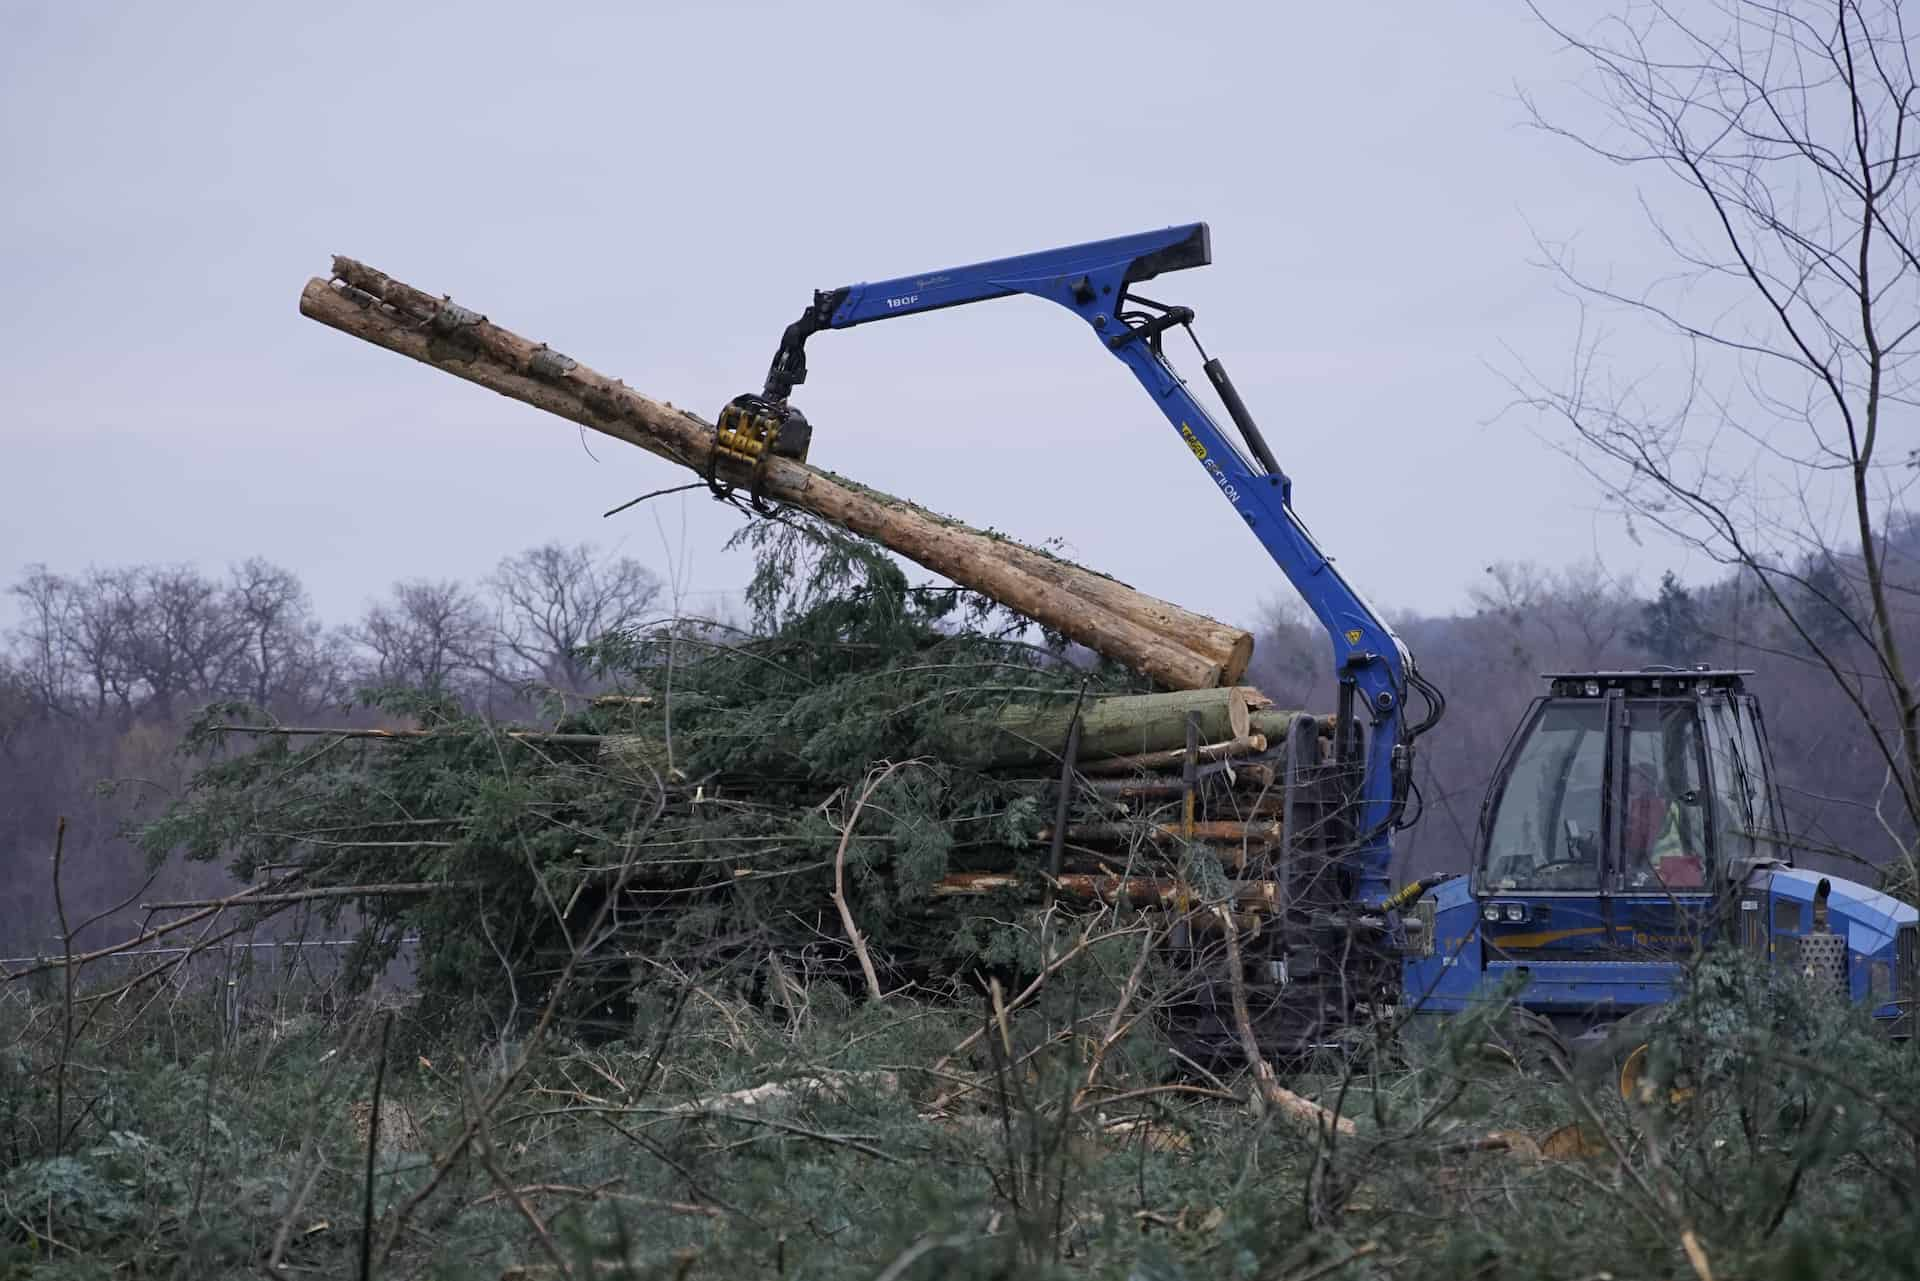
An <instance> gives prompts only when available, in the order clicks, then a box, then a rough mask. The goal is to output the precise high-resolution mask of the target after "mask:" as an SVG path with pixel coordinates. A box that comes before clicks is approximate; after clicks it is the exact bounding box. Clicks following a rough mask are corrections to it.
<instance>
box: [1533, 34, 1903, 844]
mask: <svg viewBox="0 0 1920 1281" xmlns="http://www.w3.org/2000/svg"><path fill="white" fill-rule="evenodd" d="M1534 12H1535V14H1536V16H1539V17H1540V19H1541V21H1542V22H1544V23H1546V24H1547V26H1548V27H1549V28H1550V29H1551V30H1552V31H1553V32H1554V33H1555V34H1556V35H1558V36H1559V37H1560V38H1561V39H1563V40H1564V41H1565V42H1566V44H1567V46H1568V48H1569V50H1570V52H1571V53H1572V54H1573V55H1574V56H1576V57H1577V58H1578V59H1580V60H1581V62H1582V63H1583V64H1584V66H1585V83H1584V87H1585V88H1587V89H1589V90H1590V91H1591V92H1590V95H1589V96H1590V97H1591V98H1592V100H1593V101H1594V102H1596V103H1597V104H1598V106H1599V107H1600V109H1601V111H1602V114H1603V119H1604V124H1600V125H1595V126H1592V127H1588V126H1585V125H1581V126H1578V127H1576V126H1573V125H1570V124H1568V123H1566V122H1565V121H1564V120H1563V119H1561V118H1558V117H1556V116H1554V115H1550V114H1549V113H1548V112H1546V111H1545V110H1544V109H1542V108H1541V107H1540V106H1539V104H1538V103H1537V102H1535V101H1534V100H1532V99H1528V107H1529V109H1530V110H1531V111H1532V114H1533V117H1534V120H1535V121H1536V122H1537V123H1538V124H1540V125H1541V126H1542V127H1544V128H1546V129H1548V130H1550V131H1552V132H1554V133H1556V134H1559V135H1561V136H1563V137H1566V138H1569V139H1571V140H1572V141H1574V142H1576V143H1578V144H1579V145H1581V146H1583V147H1585V148H1586V149H1587V150H1589V151H1590V152H1592V153H1593V154H1595V155H1598V156H1600V157H1603V158H1605V159H1606V160H1609V161H1612V162H1614V163H1616V164H1618V165H1621V166H1625V167H1629V168H1632V169H1635V170H1641V171H1645V172H1646V173H1647V176H1648V177H1649V179H1651V180H1653V181H1655V182H1657V183H1659V184H1661V185H1663V186H1664V187H1667V188H1676V187H1677V188H1678V189H1679V191H1681V192H1682V193H1684V197H1685V198H1684V199H1682V200H1681V201H1678V202H1672V201H1668V200H1667V199H1666V198H1665V197H1664V196H1661V195H1654V196H1651V197H1649V196H1646V195H1643V197H1642V206H1643V208H1644V209H1645V210H1646V211H1647V216H1648V218H1649V219H1650V220H1651V222H1652V224H1653V228H1654V230H1655V232H1656V234H1657V236H1658V238H1659V241H1660V243H1661V245H1662V247H1663V250H1664V252H1665V253H1666V254H1668V255H1669V256H1670V257H1671V258H1672V259H1673V260H1674V262H1675V264H1676V266H1677V270H1675V271H1671V272H1667V273H1663V274H1662V275H1660V276H1659V277H1658V278H1657V279H1654V280H1651V281H1650V282H1648V283H1646V284H1645V285H1644V287H1632V286H1625V285H1620V284H1617V283H1615V282H1614V281H1613V280H1611V279H1606V278H1600V277H1595V276H1591V275H1589V274H1587V273H1586V272H1585V271H1583V270H1582V268H1581V267H1580V265H1579V264H1578V263H1577V261H1576V260H1575V257H1574V255H1573V253H1572V252H1571V250H1570V249H1568V248H1566V247H1564V246H1546V249H1547V252H1548V255H1549V260H1550V265H1551V266H1552V267H1553V268H1554V269H1556V270H1557V271H1558V272H1560V273H1561V274H1562V275H1563V276H1564V278H1565V279H1566V280H1567V281H1568V282H1570V283H1571V284H1572V285H1573V286H1574V287H1575V288H1576V289H1577V290H1578V292H1579V293H1580V294H1581V295H1582V296H1583V298H1584V299H1585V300H1586V301H1587V303H1589V304H1592V305H1594V306H1596V307H1599V308H1612V309H1619V310H1620V311H1621V312H1623V313H1624V314H1627V315H1630V316H1635V317H1639V318H1641V319H1644V320H1647V321H1650V322H1652V323H1653V324H1654V325H1655V326H1657V327H1658V328H1659V329H1660V330H1662V331H1664V332H1666V333H1668V334H1670V335H1672V336H1674V337H1677V338H1678V339H1679V341H1680V345H1681V350H1682V352H1683V353H1684V354H1685V356H1686V360H1685V361H1684V362H1683V366H1682V368H1681V369H1680V370H1679V371H1678V372H1677V373H1673V374H1669V373H1668V371H1663V370H1658V369H1656V370H1651V371H1649V370H1641V371H1638V372H1637V374H1636V375H1635V376H1634V377H1631V378H1621V379H1615V378H1610V377H1609V374H1608V371H1607V369H1606V368H1605V365H1604V363H1603V362H1602V360H1601V359H1600V352H1599V346H1600V344H1599V342H1598V341H1597V340H1595V339H1593V338H1592V337H1591V336H1590V335H1589V334H1587V333H1584V332H1583V335H1582V338H1581V340H1580V343H1579V347H1578V357H1577V359H1576V361H1575V368H1574V372H1573V373H1572V375H1571V377H1570V378H1568V379H1567V380H1566V381H1565V382H1564V383H1559V382H1557V381H1556V382H1555V383H1551V384H1550V383H1548V382H1546V381H1543V380H1541V379H1538V378H1537V377H1535V376H1533V375H1531V374H1528V375H1526V376H1525V377H1523V379H1521V390H1522V396H1523V398H1524V400H1525V402H1526V403H1527V404H1529V405H1531V406H1532V407H1534V408H1536V409H1538V410H1541V411H1544V412H1545V413H1547V414H1548V415H1550V416H1552V417H1553V418H1556V419H1557V420H1559V421H1560V423H1562V424H1563V427H1564V429H1565V431H1566V432H1567V437H1566V439H1568V440H1569V442H1570V443H1569V446H1568V450H1569V452H1570V453H1571V454H1572V455H1573V456H1574V457H1575V458H1576V459H1578V460H1579V461H1580V462H1581V463H1582V464H1583V465H1584V466H1586V467H1587V469H1588V470H1589V471H1590V472H1591V473H1592V474H1593V475H1594V476H1595V477H1597V478H1598V479H1600V480H1601V482H1602V483H1603V484H1604V485H1605V486H1606V487H1607V489H1608V491H1609V493H1610V494H1611V495H1612V496H1613V497H1614V498H1615V499H1617V500H1618V501H1619V502H1620V503H1621V505H1622V506H1623V508H1624V509H1625V511H1626V512H1627V513H1629V516H1630V518H1631V519H1632V520H1634V521H1636V522H1640V523H1646V524H1650V525H1653V526H1656V527H1658V528H1660V529H1662V530H1664V531H1665V532H1667V533H1668V534H1670V535H1672V536H1674V537H1676V538H1677V539H1680V540H1682V541H1683V542H1684V543H1685V544H1687V545H1689V546H1691V547H1693V548H1696V549H1698V550H1699V551H1701V552H1704V553H1705V554H1706V555H1708V556H1710V557H1711V558H1712V559H1713V560H1714V561H1716V562H1717V563H1719V564H1721V565H1724V566H1729V567H1732V568H1734V569H1736V570H1738V571H1740V572H1741V573H1742V575H1743V577H1744V578H1746V579H1748V580H1750V581H1751V582H1752V583H1753V584H1754V585H1755V586H1756V588H1757V591H1758V594H1759V596H1760V598H1761V599H1762V600H1763V601H1764V603H1765V604H1766V605H1767V606H1768V607H1769V609H1770V612H1771V613H1772V614H1773V615H1774V616H1775V617H1776V618H1777V619H1778V620H1779V622H1780V623H1781V624H1782V625H1783V632H1784V641H1785V646H1786V648H1788V649H1790V650H1791V651H1792V652H1793V653H1795V654H1796V655H1797V656H1799V657H1801V658H1803V659H1804V660H1805V661H1807V662H1810V663H1813V664H1816V665H1818V666H1819V667H1820V668H1821V669H1823V670H1824V671H1825V672H1826V673H1827V675H1828V676H1829V677H1830V685H1831V688H1832V689H1833V690H1835V691H1836V692H1837V694H1838V696H1839V697H1840V698H1841V699H1843V700H1844V701H1845V703H1846V704H1847V705H1848V706H1849V707H1851V709H1852V711H1853V713H1854V714H1855V716H1856V717H1857V718H1858V720H1859V722H1860V724H1861V725H1862V727H1863V729H1864V731H1865V733H1866V734H1868V735H1869V736H1870V737H1871V739H1872V742H1873V744H1874V747H1875V751H1876V754H1877V758H1878V760H1879V762H1880V764H1881V766H1882V767H1883V768H1884V771H1885V783H1886V790H1887V792H1888V794H1889V796H1890V797H1891V798H1894V799H1896V800H1897V813H1896V814H1894V815H1892V816H1890V821H1889V822H1888V824H1887V830H1888V832H1889V834H1890V835H1891V836H1892V837H1893V839H1894V840H1895V841H1896V843H1897V844H1898V845H1899V846H1900V852H1901V854H1902V855H1903V856H1904V858H1903V860H1902V861H1903V863H1904V865H1905V866H1906V867H1907V868H1908V869H1911V868H1912V866H1913V859H1914V834H1915V831H1916V829H1917V828H1920V696H1917V694H1916V689H1915V686H1914V682H1913V679H1912V675H1911V669H1910V667H1909V665H1908V660H1907V646H1908V644H1909V643H1911V641H1912V633H1913V627H1912V621H1913V620H1912V619H1911V617H1909V614H1908V611H1909V609H1910V605H1909V601H1910V599H1911V597H1912V595H1913V593H1914V591H1915V588H1916V586H1920V576H1916V574H1915V573H1914V572H1913V564H1912V559H1913V552H1914V550H1915V548H1914V539H1913V537H1912V534H1913V531H1912V528H1911V523H1910V519H1909V508H1908V505H1907V504H1908V499H1909V495H1910V493H1911V486H1912V483H1913V481H1914V479H1915V472H1914V470H1913V467H1912V455H1911V453H1910V452H1909V451H1910V449H1911V445H1910V441H1911V436H1910V435H1908V434H1907V433H1904V432H1899V427H1900V424H1899V423H1898V421H1897V420H1898V419H1899V417H1900V416H1901V415H1903V414H1906V413H1909V412H1910V411H1911V410H1912V408H1913V404H1914V397H1915V395H1916V392H1917V391H1920V388H1916V386H1915V380H1914V374H1913V359H1914V355H1915V345H1916V343H1917V342H1920V227H1916V224H1915V217H1916V214H1920V187H1917V186H1916V169H1915V166H1916V163H1920V115H1917V114H1916V111H1917V110H1920V100H1917V99H1916V81H1915V73H1914V67H1913V60H1912V57H1911V52H1912V50H1911V41H1910V39H1909V37H1908V34H1907V32H1906V30H1905V27H1904V25H1903V21H1902V16H1901V12H1900V6H1899V4H1898V3H1897V2H1890V0H1833V2H1830V3H1824V4H1812V3H1793V2H1791V0H1788V2H1782V3H1746V2H1742V0H1719V2H1717V3H1711V4H1700V5H1685V6H1682V5H1678V4H1668V3H1665V2H1664V0H1652V2H1651V3H1633V4H1630V5H1628V6H1627V7H1625V8H1624V9H1622V10H1620V11H1619V12H1617V13H1615V14H1613V15H1611V16H1607V17H1604V18H1601V19H1600V20H1598V21H1597V22H1594V23H1593V24H1592V25H1590V26H1583V27H1582V28H1581V29H1580V30H1579V31H1576V30H1575V29H1573V28H1572V27H1570V26H1569V25H1567V24H1564V23H1559V22H1556V21H1555V20H1553V19H1551V18H1549V17H1548V16H1547V15H1546V14H1545V13H1544V12H1543V10H1542V9H1541V8H1540V7H1538V6H1535V8H1534ZM1579 12H1580V14H1581V15H1582V18H1581V20H1582V21H1583V22H1585V21H1587V18H1586V15H1587V14H1589V13H1590V12H1591V11H1590V10H1585V9H1581V10H1579ZM1662 211H1668V212H1662ZM1890 431H1893V432H1898V433H1899V435H1897V436H1896V437H1895V438H1894V439H1893V440H1889V439H1888V433H1889V432H1890ZM1890 539H1891V540H1892V541H1891V542H1890ZM1903 543H1904V547H1903V546H1902V544H1903Z"/></svg>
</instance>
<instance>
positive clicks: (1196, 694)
mask: <svg viewBox="0 0 1920 1281" xmlns="http://www.w3.org/2000/svg"><path fill="white" fill-rule="evenodd" d="M1268 705H1269V703H1268V700H1267V698H1266V696H1265V695H1263V694H1262V693H1261V692H1260V691H1259V690H1257V689H1254V688H1252V687H1251V686H1245V685H1238V686H1230V687H1228V688H1226V689H1203V690H1179V691H1176V692H1174V693H1171V694H1133V695H1115V696H1111V697H1106V698H1090V699H1087V700H1086V701H1085V702H1083V703H1079V704H1078V714H1079V716H1080V759H1081V760H1083V761H1084V760H1096V759H1104V758H1107V757H1112V756H1122V755H1130V754H1137V753H1140V752H1150V751H1164V750H1167V749H1170V748H1174V747H1179V746H1182V745H1183V744H1185V743H1186V741H1187V717H1188V716H1189V715H1197V716H1198V717H1199V718H1200V735H1201V737H1202V738H1205V739H1207V740H1208V741H1213V740H1217V739H1229V738H1239V737H1241V736H1243V735H1245V734H1246V733H1247V732H1248V731H1247V726H1248V723H1249V720H1250V718H1251V716H1252V709H1253V708H1255V707H1266V706H1268ZM1075 710H1076V704H1075V701H1074V700H1072V699H1061V700H1058V701H1056V702H1052V703H1045V704H1037V703H1026V704H1021V705H1018V706H1012V707H1006V708H1003V709H1001V710H1000V711H998V712H996V713H995V714H993V715H992V716H990V717H987V716H965V717H958V718H956V719H955V720H954V721H953V722H952V723H951V724H950V725H949V726H947V727H946V728H945V729H943V730H942V731H941V732H940V733H939V734H938V735H936V736H935V737H934V738H933V739H932V740H931V741H930V742H929V743H928V749H929V750H931V751H933V752H935V753H937V754H938V755H939V756H941V757H942V758H943V759H946V760H949V761H958V762H963V763H965V764H968V765H974V766H977V767H979V768H983V769H1010V768H1014V767H1016V766H1022V765H1039V764H1043V763H1052V762H1054V761H1058V760H1059V759H1060V749H1061V748H1062V746H1064V745H1065V743H1066V741H1067V729H1068V727H1069V726H1070V725H1072V723H1073V718H1074V715H1075Z"/></svg>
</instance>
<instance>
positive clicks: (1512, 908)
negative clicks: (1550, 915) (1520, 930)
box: [1507, 903, 1527, 922]
mask: <svg viewBox="0 0 1920 1281" xmlns="http://www.w3.org/2000/svg"><path fill="white" fill-rule="evenodd" d="M1507 919H1508V920H1509V921H1515V922H1518V921H1524V920H1526V919H1527V909H1526V908H1524V907H1522V906H1521V905H1520V904H1518V903H1509V904H1507Z"/></svg>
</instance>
